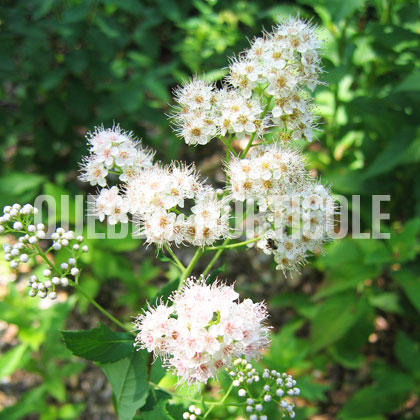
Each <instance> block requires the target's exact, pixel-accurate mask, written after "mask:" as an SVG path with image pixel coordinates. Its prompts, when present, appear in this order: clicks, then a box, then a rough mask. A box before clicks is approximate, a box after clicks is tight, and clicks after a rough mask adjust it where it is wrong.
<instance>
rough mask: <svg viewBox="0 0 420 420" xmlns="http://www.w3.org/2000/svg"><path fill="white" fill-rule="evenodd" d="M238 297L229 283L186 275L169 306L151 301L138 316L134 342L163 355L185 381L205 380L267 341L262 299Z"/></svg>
mask: <svg viewBox="0 0 420 420" xmlns="http://www.w3.org/2000/svg"><path fill="white" fill-rule="evenodd" d="M238 298H239V295H238V293H236V292H235V291H234V289H233V287H232V286H227V285H225V284H222V283H219V282H216V283H213V284H212V285H207V284H206V281H205V279H204V278H201V279H199V280H197V279H195V278H190V279H188V280H187V281H186V283H185V285H184V287H183V288H182V289H181V290H180V291H177V292H175V293H173V294H172V296H171V297H170V301H171V302H172V305H171V306H168V305H165V304H163V303H161V304H159V305H158V306H157V307H155V308H152V307H150V306H149V308H148V310H147V311H145V313H144V314H142V315H140V316H139V317H138V318H137V319H136V322H135V328H136V330H137V331H138V335H137V337H136V341H135V345H136V346H137V347H139V348H142V349H147V351H149V352H153V353H154V355H155V357H157V356H160V357H162V358H163V360H164V361H165V363H166V365H167V366H168V367H169V368H171V369H172V370H173V371H174V372H175V373H176V374H177V375H178V376H180V377H181V378H182V380H183V381H186V382H187V383H188V384H193V383H197V382H203V383H205V382H207V380H208V379H210V378H213V377H214V376H216V375H217V372H218V371H219V369H221V368H224V367H229V366H231V364H232V361H233V360H234V359H236V358H238V357H241V356H245V357H246V358H247V359H252V358H256V357H258V356H259V353H260V351H261V350H262V349H263V348H265V347H266V346H267V345H268V343H269V341H268V331H269V328H268V327H267V326H265V325H264V321H265V319H266V318H267V312H266V306H265V304H264V303H254V302H253V301H252V300H251V299H245V300H244V301H243V302H239V301H238Z"/></svg>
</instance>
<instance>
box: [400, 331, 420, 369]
mask: <svg viewBox="0 0 420 420" xmlns="http://www.w3.org/2000/svg"><path fill="white" fill-rule="evenodd" d="M394 351H395V355H396V356H397V359H398V361H399V362H400V365H401V366H402V367H403V368H405V369H406V370H407V371H408V372H412V371H419V370H420V351H419V343H416V342H415V341H413V340H412V339H411V338H410V337H408V335H407V334H405V333H404V332H403V331H398V333H397V339H396V340H395V347H394Z"/></svg>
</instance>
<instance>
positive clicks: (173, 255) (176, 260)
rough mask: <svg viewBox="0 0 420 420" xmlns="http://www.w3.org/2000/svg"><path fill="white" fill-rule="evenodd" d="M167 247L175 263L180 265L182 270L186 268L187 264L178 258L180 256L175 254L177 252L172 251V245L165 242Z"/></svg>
mask: <svg viewBox="0 0 420 420" xmlns="http://www.w3.org/2000/svg"><path fill="white" fill-rule="evenodd" d="M163 246H164V247H165V249H166V250H167V251H168V253H169V255H170V256H171V257H172V258H173V260H174V262H175V264H176V265H177V266H178V268H179V269H180V270H181V271H184V270H185V266H184V264H182V262H181V261H180V260H179V259H178V257H177V256H176V255H175V253H174V252H173V251H172V249H171V247H170V246H169V245H168V244H166V243H165V244H164V245H163Z"/></svg>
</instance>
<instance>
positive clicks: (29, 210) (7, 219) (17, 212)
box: [0, 203, 38, 233]
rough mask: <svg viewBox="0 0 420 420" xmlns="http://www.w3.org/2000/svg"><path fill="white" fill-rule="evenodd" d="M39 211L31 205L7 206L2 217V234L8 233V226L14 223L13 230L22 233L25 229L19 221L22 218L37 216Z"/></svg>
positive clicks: (0, 228) (0, 230) (0, 231)
mask: <svg viewBox="0 0 420 420" xmlns="http://www.w3.org/2000/svg"><path fill="white" fill-rule="evenodd" d="M37 213H38V209H37V208H35V207H33V206H31V205H30V204H25V205H24V206H21V205H20V204H18V203H15V204H13V206H5V207H4V208H3V215H2V216H0V233H4V232H5V231H6V226H5V225H6V224H7V223H11V222H14V223H13V229H14V230H17V231H20V230H22V228H23V224H22V223H21V221H20V220H19V219H20V218H21V217H25V216H29V215H33V214H37Z"/></svg>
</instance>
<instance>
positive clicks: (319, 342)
mask: <svg viewBox="0 0 420 420" xmlns="http://www.w3.org/2000/svg"><path fill="white" fill-rule="evenodd" d="M368 307H369V306H368V305H367V303H366V300H365V299H361V298H359V297H357V296H356V295H355V294H354V293H345V294H343V293H342V294H339V295H335V296H332V297H330V298H329V299H327V300H325V302H323V303H322V304H320V305H319V310H318V312H317V313H316V315H315V317H314V319H313V320H312V326H311V327H312V328H311V340H310V344H311V350H312V351H313V352H316V351H318V350H320V349H322V348H324V347H326V346H328V345H330V344H332V343H334V342H336V341H338V340H339V339H340V338H341V337H343V336H344V335H345V334H346V333H347V331H348V330H349V329H350V328H351V327H352V326H353V325H354V324H355V323H356V321H357V320H358V319H359V318H360V317H361V316H363V315H365V314H366V311H367V309H368Z"/></svg>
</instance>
